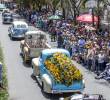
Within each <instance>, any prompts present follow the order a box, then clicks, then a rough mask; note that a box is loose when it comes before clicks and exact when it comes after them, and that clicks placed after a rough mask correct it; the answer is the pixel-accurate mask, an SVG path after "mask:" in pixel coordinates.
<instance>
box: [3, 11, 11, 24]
mask: <svg viewBox="0 0 110 100" xmlns="http://www.w3.org/2000/svg"><path fill="white" fill-rule="evenodd" d="M12 22H13V15H12V13H9V12H5V13H3V15H2V23H3V24H11V23H12Z"/></svg>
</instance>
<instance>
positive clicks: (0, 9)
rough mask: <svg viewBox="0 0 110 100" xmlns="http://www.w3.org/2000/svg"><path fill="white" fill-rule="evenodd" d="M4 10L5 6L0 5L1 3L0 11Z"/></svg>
mask: <svg viewBox="0 0 110 100" xmlns="http://www.w3.org/2000/svg"><path fill="white" fill-rule="evenodd" d="M4 9H6V6H5V4H1V3H0V11H3V10H4Z"/></svg>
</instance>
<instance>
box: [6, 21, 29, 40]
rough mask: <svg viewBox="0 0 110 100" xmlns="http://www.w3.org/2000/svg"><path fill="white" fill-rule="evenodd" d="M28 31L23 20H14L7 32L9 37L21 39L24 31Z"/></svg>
mask: <svg viewBox="0 0 110 100" xmlns="http://www.w3.org/2000/svg"><path fill="white" fill-rule="evenodd" d="M27 31H28V25H27V23H26V22H23V21H14V22H13V23H12V25H11V27H9V29H8V32H9V36H10V38H11V39H12V40H13V39H23V38H24V35H25V33H26V32H27Z"/></svg>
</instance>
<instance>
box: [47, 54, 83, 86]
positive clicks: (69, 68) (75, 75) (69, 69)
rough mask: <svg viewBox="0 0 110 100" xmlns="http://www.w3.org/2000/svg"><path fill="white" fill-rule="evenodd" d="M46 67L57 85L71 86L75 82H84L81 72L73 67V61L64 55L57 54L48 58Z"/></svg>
mask: <svg viewBox="0 0 110 100" xmlns="http://www.w3.org/2000/svg"><path fill="white" fill-rule="evenodd" d="M45 66H46V68H47V69H48V70H49V71H50V73H51V74H52V76H53V77H54V79H55V81H56V82H57V83H61V84H64V85H66V86H70V85H72V83H73V82H74V81H75V80H77V81H80V80H82V74H81V72H80V71H79V70H78V69H77V68H76V67H75V66H74V65H73V63H72V61H71V59H70V58H69V57H67V56H66V55H65V54H63V53H58V52H57V53H54V54H53V56H51V57H49V58H47V60H46V61H45Z"/></svg>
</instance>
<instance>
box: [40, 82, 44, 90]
mask: <svg viewBox="0 0 110 100" xmlns="http://www.w3.org/2000/svg"><path fill="white" fill-rule="evenodd" d="M41 89H42V91H43V92H44V83H43V82H42V87H41Z"/></svg>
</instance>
